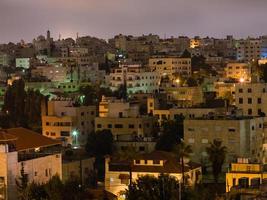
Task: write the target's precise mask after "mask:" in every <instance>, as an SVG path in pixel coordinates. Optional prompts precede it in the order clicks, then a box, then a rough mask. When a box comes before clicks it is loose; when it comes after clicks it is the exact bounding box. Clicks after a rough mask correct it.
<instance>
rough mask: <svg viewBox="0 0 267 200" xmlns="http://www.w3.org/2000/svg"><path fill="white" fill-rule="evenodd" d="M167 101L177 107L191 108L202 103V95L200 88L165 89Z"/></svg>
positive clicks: (175, 87) (177, 87) (178, 87)
mask: <svg viewBox="0 0 267 200" xmlns="http://www.w3.org/2000/svg"><path fill="white" fill-rule="evenodd" d="M164 91H165V92H166V94H167V100H168V101H171V102H174V103H175V104H176V105H177V106H178V107H192V106H195V105H199V104H201V103H204V94H203V89H202V87H201V86H196V87H188V86H173V87H166V88H164Z"/></svg>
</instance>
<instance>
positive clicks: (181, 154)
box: [174, 141, 193, 186]
mask: <svg viewBox="0 0 267 200" xmlns="http://www.w3.org/2000/svg"><path fill="white" fill-rule="evenodd" d="M174 151H175V152H176V154H177V157H178V159H179V160H180V163H181V166H182V179H183V186H184V185H185V174H184V173H185V170H184V167H185V166H184V159H185V158H189V156H190V154H191V153H193V151H192V148H191V146H190V145H186V144H185V143H184V142H183V141H182V142H181V143H180V144H178V145H177V146H176V147H175V149H174Z"/></svg>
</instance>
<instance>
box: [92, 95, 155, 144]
mask: <svg viewBox="0 0 267 200" xmlns="http://www.w3.org/2000/svg"><path fill="white" fill-rule="evenodd" d="M153 126H154V118H153V117H151V116H142V115H140V114H139V105H138V104H132V103H130V102H126V101H124V100H118V99H114V98H106V97H103V98H102V101H101V102H100V104H99V117H96V118H95V131H98V130H104V129H109V130H111V132H112V134H113V136H114V138H115V140H121V139H124V140H125V139H126V140H130V141H132V140H134V139H135V138H136V137H139V138H144V137H149V136H150V135H151V132H152V129H153Z"/></svg>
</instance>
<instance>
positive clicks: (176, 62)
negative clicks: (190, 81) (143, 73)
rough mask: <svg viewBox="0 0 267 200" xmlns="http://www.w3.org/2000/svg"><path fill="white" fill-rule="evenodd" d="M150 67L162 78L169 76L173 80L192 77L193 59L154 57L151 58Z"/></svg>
mask: <svg viewBox="0 0 267 200" xmlns="http://www.w3.org/2000/svg"><path fill="white" fill-rule="evenodd" d="M149 67H150V69H151V70H152V71H156V72H158V73H159V74H160V75H161V76H168V77H169V78H170V79H171V80H173V79H176V78H177V77H179V76H183V77H190V76H191V73H192V70H191V58H179V57H172V56H153V57H151V58H149Z"/></svg>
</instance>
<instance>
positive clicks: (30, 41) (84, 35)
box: [0, 29, 267, 44]
mask: <svg viewBox="0 0 267 200" xmlns="http://www.w3.org/2000/svg"><path fill="white" fill-rule="evenodd" d="M49 31H50V35H51V38H53V40H54V41H57V40H59V34H58V35H56V34H55V33H53V30H50V29H49ZM46 32H47V30H46V31H44V32H42V33H39V34H37V35H36V36H33V38H32V39H28V40H27V39H24V38H21V39H17V40H16V41H14V40H13V41H1V40H0V44H8V43H9V42H11V43H14V44H17V43H20V42H21V40H23V41H24V42H25V43H32V41H33V40H34V39H36V38H37V37H39V36H41V35H42V36H44V37H46ZM119 34H122V35H125V36H133V37H139V36H142V35H149V34H152V35H158V36H159V37H160V39H170V38H171V37H173V38H178V37H189V38H194V37H197V36H199V37H200V38H206V37H209V38H214V39H225V38H226V37H227V36H233V38H234V39H247V38H249V37H250V38H259V37H261V36H267V33H266V34H257V35H255V34H254V35H248V36H244V37H235V35H233V34H226V35H225V36H223V37H218V36H210V35H192V34H188V35H186V34H180V35H179V34H171V35H167V34H163V35H162V34H158V33H152V32H151V33H150V32H147V33H140V34H131V33H127V34H126V33H117V34H114V35H113V36H111V37H100V36H97V35H90V34H86V33H84V34H80V33H79V32H78V36H79V37H86V36H90V37H96V38H98V39H104V40H105V41H108V40H109V39H112V38H114V36H116V35H119ZM60 35H61V40H62V39H67V38H72V39H74V40H76V37H77V33H73V34H70V35H66V36H64V35H62V34H60Z"/></svg>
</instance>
